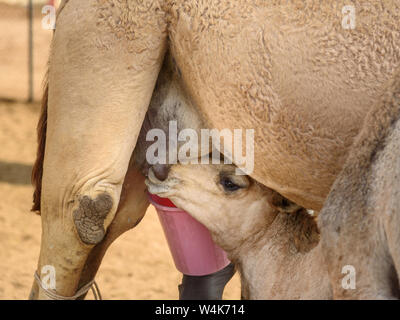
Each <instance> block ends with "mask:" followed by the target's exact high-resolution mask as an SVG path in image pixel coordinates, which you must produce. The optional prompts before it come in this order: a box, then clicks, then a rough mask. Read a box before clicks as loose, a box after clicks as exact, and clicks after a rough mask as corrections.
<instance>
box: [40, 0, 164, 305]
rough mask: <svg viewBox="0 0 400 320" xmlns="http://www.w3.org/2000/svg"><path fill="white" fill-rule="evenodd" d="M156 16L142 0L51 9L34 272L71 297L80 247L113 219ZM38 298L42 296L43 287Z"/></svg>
mask: <svg viewBox="0 0 400 320" xmlns="http://www.w3.org/2000/svg"><path fill="white" fill-rule="evenodd" d="M128 12H129V14H126V13H128ZM161 13H162V11H161V10H160V8H159V7H158V6H157V3H156V2H154V1H150V0H149V1H137V2H136V1H132V2H124V3H114V2H112V1H94V0H88V1H83V2H82V1H79V0H69V1H68V2H66V4H65V6H64V8H63V10H62V11H61V13H60V14H59V16H58V19H57V29H56V31H55V34H54V39H53V44H52V52H51V56H50V66H49V90H48V110H47V132H46V150H45V156H44V162H43V177H42V184H41V186H42V189H41V217H42V240H41V250H40V258H39V263H38V269H37V270H38V273H39V275H40V276H42V274H41V271H42V270H43V269H42V268H43V267H45V266H51V267H52V268H53V270H55V280H56V281H55V283H56V288H55V290H56V292H57V294H59V295H63V296H72V295H74V293H75V292H76V289H77V287H78V283H79V279H80V274H81V271H82V269H83V267H84V264H85V262H86V260H87V257H88V255H89V253H90V251H91V250H92V248H93V247H94V246H95V245H96V244H98V243H100V242H101V241H102V239H103V238H104V236H105V233H106V231H107V228H108V226H109V225H110V224H111V222H112V221H113V219H114V216H115V213H116V210H117V207H118V204H119V199H120V193H121V189H122V184H123V181H124V178H125V174H126V172H127V168H128V164H129V159H130V156H131V154H132V151H133V149H134V146H135V144H136V140H137V137H138V134H139V131H140V127H141V124H142V121H143V118H144V115H145V113H146V110H147V107H148V104H149V101H150V98H151V94H152V91H153V88H154V85H155V82H156V79H157V75H158V72H159V69H160V66H161V62H162V58H163V54H164V50H165V32H164V26H165V24H163V16H162V14H161ZM39 298H47V296H46V294H45V292H44V291H43V290H39Z"/></svg>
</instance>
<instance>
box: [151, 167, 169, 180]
mask: <svg viewBox="0 0 400 320" xmlns="http://www.w3.org/2000/svg"><path fill="white" fill-rule="evenodd" d="M169 169H170V166H169V165H167V164H155V165H154V166H153V172H154V175H155V176H156V178H157V179H158V180H160V181H165V180H166V179H167V178H168V172H169Z"/></svg>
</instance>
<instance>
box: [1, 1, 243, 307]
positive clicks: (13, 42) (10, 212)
mask: <svg viewBox="0 0 400 320" xmlns="http://www.w3.org/2000/svg"><path fill="white" fill-rule="evenodd" d="M25 13H26V12H25V10H24V9H23V8H15V7H9V6H5V5H4V4H2V3H1V2H0V274H1V275H2V276H1V277H0V299H26V298H27V297H28V294H29V291H30V287H31V285H32V281H33V272H34V271H35V267H36V263H37V258H38V255H39V247H40V233H41V226H40V217H39V216H37V215H35V214H33V213H31V212H30V211H29V209H30V207H31V203H32V187H31V185H30V173H31V168H32V164H33V161H34V158H35V152H36V151H35V149H36V134H35V127H36V122H37V118H38V115H39V104H38V103H34V104H25V103H23V102H7V101H5V99H18V100H19V101H23V100H24V99H25V98H26V92H27V86H26V83H27V77H26V65H27V55H26V15H25ZM50 39H51V32H49V31H47V30H42V29H41V28H40V11H38V14H37V17H36V20H35V46H36V49H35V73H36V75H35V88H36V89H35V97H36V98H39V97H40V94H41V81H42V78H43V75H44V72H45V66H46V61H47V55H48V49H49V43H50ZM96 280H97V282H98V284H99V286H100V289H101V291H102V294H103V298H105V299H177V297H178V290H177V285H178V284H179V283H180V280H181V274H180V273H179V272H178V271H177V270H176V269H175V267H174V264H173V261H172V258H171V255H170V253H169V249H168V247H167V244H166V241H165V239H164V236H163V233H162V229H161V227H160V224H159V222H158V218H157V215H156V213H155V211H154V209H153V208H151V209H149V211H148V212H147V215H146V217H145V218H144V219H143V221H142V222H141V223H140V224H139V226H138V227H136V228H135V229H133V230H131V231H130V232H128V233H126V234H125V235H123V236H121V237H120V238H119V239H118V240H117V241H116V242H115V243H114V244H113V246H111V248H110V249H109V251H108V253H107V255H106V257H105V259H104V261H103V264H102V266H101V268H100V270H99V273H98V276H97V278H96ZM91 298H92V296H91V294H90V295H89V296H88V299H91ZM224 298H225V299H239V298H240V284H239V278H238V276H237V275H235V277H234V278H233V279H232V281H231V282H230V283H229V284H228V286H227V288H226V290H225V295H224Z"/></svg>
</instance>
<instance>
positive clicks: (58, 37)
mask: <svg viewBox="0 0 400 320" xmlns="http://www.w3.org/2000/svg"><path fill="white" fill-rule="evenodd" d="M346 4H347V3H346V2H345V1H341V0H339V1H329V2H328V1H327V2H322V1H317V0H305V1H304V0H301V1H300V0H299V1H284V0H281V1H279V0H277V1H253V0H252V1H250V0H241V1H235V2H225V1H214V0H212V1H209V0H207V1H206V0H204V1H203V0H196V1H195V0H189V1H188V0H185V1H184V0H182V1H181V0H177V1H172V0H141V1H123V2H121V1H113V0H88V1H84V2H82V1H78V0H64V1H63V2H62V4H61V7H60V10H59V14H58V20H57V30H56V31H55V34H54V39H53V44H52V50H51V54H50V62H49V75H48V81H49V85H48V103H47V102H46V101H47V99H45V106H47V108H44V110H43V113H42V119H41V122H40V124H41V125H40V126H39V131H40V145H39V152H38V159H37V164H36V169H37V170H35V176H34V178H35V179H34V180H35V181H36V184H37V186H39V187H38V190H37V192H36V197H37V198H36V209H39V206H38V197H40V206H41V207H40V211H41V216H42V225H43V232H42V242H41V251H40V258H39V263H38V269H37V270H38V271H39V273H40V270H42V267H43V266H45V265H51V266H54V268H55V269H56V271H57V273H56V283H57V294H58V295H61V296H67V297H68V296H73V295H74V294H75V293H76V292H77V289H78V287H80V286H82V285H84V284H85V283H87V282H88V281H89V280H91V279H93V277H94V275H95V273H96V270H97V266H98V264H99V263H100V261H101V258H102V256H103V254H104V252H105V250H106V248H107V246H108V245H109V244H110V243H111V242H112V241H113V240H114V239H115V238H116V237H118V235H119V234H121V233H122V232H124V231H126V230H127V229H129V228H131V227H133V226H134V225H135V224H136V223H138V221H140V219H141V217H142V216H143V214H144V211H145V209H146V207H147V205H148V203H147V200H146V198H145V195H144V188H145V187H144V183H143V181H144V177H143V176H142V175H141V174H140V173H139V171H138V170H137V169H136V168H135V166H134V165H133V164H132V163H133V162H132V161H131V162H130V159H131V155H132V152H133V150H134V148H135V145H136V142H137V138H138V135H139V131H140V128H141V126H142V123H143V119H144V117H145V114H146V111H147V108H148V106H149V103H150V99H151V97H152V93H153V89H154V86H155V83H156V81H157V78H158V75H159V71H160V68H161V65H162V62H163V58H164V56H165V54H166V52H167V51H168V52H169V53H170V55H171V56H172V57H173V59H174V63H175V64H176V68H177V70H178V74H179V83H180V90H181V92H182V94H184V95H185V97H188V99H189V100H190V103H191V104H192V105H193V106H195V108H196V110H198V112H199V114H200V115H201V118H202V121H203V122H204V123H205V124H206V126H207V127H208V128H216V129H218V130H222V129H225V128H226V129H230V130H234V129H236V128H252V129H254V130H255V159H254V160H255V161H254V171H253V172H252V174H251V176H252V178H254V179H255V180H257V181H259V182H260V183H262V184H264V185H266V186H268V187H269V188H271V189H274V190H276V191H278V192H279V193H281V194H282V195H284V196H285V197H287V198H289V199H290V200H292V201H294V202H296V203H298V204H299V205H301V206H303V207H306V208H310V209H314V210H320V209H321V207H322V205H323V202H324V199H325V198H326V196H327V194H328V192H329V190H330V187H331V185H332V183H333V181H334V180H335V177H336V176H337V174H338V172H339V171H340V169H341V167H342V165H343V163H344V160H345V158H346V156H347V150H348V148H349V146H350V145H351V143H352V141H353V138H354V137H355V136H356V135H357V133H358V131H359V129H360V127H361V124H362V120H363V118H364V116H365V114H366V112H367V111H368V109H369V106H371V105H374V104H375V103H377V101H378V99H379V96H380V94H381V93H382V91H383V86H384V84H385V83H386V82H387V81H388V79H390V78H391V77H392V75H393V73H394V70H395V68H396V66H398V65H399V64H400V27H399V24H398V21H399V18H400V4H399V3H398V1H395V0H392V1H384V2H376V1H354V2H353V4H354V9H355V12H356V26H355V28H354V29H352V28H351V24H350V28H348V27H349V25H347V27H346V25H344V24H343V20H344V18H346V17H345V16H344V15H343V7H344V6H345V5H346ZM44 147H46V150H45V152H44ZM228 148H229V146H228ZM228 151H229V152H231V153H233V150H232V149H231V150H228ZM43 154H44V155H43ZM42 155H43V156H42ZM43 157H44V158H43ZM41 169H43V176H42V173H41ZM128 218H129V219H128ZM322 234H324V231H323V230H322ZM31 297H38V298H46V297H47V295H46V294H45V292H44V291H43V290H42V289H38V287H37V285H36V284H34V286H33V289H32V293H31Z"/></svg>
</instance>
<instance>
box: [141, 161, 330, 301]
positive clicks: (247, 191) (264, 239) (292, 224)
mask: <svg viewBox="0 0 400 320" xmlns="http://www.w3.org/2000/svg"><path fill="white" fill-rule="evenodd" d="M235 169H236V167H235V166H233V165H227V164H201V165H200V164H191V165H181V164H178V165H173V166H172V167H171V168H170V170H169V173H168V178H167V179H166V180H163V181H160V180H158V179H157V177H156V176H155V175H154V172H153V170H152V169H150V171H149V176H148V179H147V180H146V184H147V186H148V189H149V191H150V192H151V193H154V194H157V195H159V196H162V197H168V198H170V199H172V201H173V202H174V203H175V204H176V205H177V206H178V207H180V208H182V209H184V210H186V211H187V212H188V213H189V214H191V215H192V216H193V217H194V218H195V219H197V220H198V221H200V222H201V223H202V224H204V225H205V226H206V227H207V228H208V229H209V230H210V232H211V234H212V236H213V238H214V240H215V241H216V243H218V245H220V246H221V247H222V248H223V249H224V250H225V251H226V252H227V253H228V256H229V258H230V259H231V260H232V261H233V262H234V263H235V265H236V266H237V268H238V269H239V271H240V274H241V280H242V296H243V298H251V299H273V298H278V299H301V298H304V299H315V298H316V299H325V298H330V297H331V290H330V284H329V280H328V276H327V271H326V270H325V268H324V265H323V261H322V254H321V250H320V246H319V245H318V243H319V232H318V229H317V226H316V222H315V221H314V219H313V217H311V216H310V215H309V214H308V212H307V210H305V209H304V208H301V207H299V206H297V205H296V204H294V203H291V202H290V201H289V200H287V199H285V198H284V197H282V196H281V195H280V194H278V193H277V192H275V191H273V190H271V189H269V188H267V187H265V186H263V185H261V184H259V183H258V182H256V181H255V180H253V179H251V178H250V177H248V176H245V175H236V174H235ZM300 275H302V276H300Z"/></svg>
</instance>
